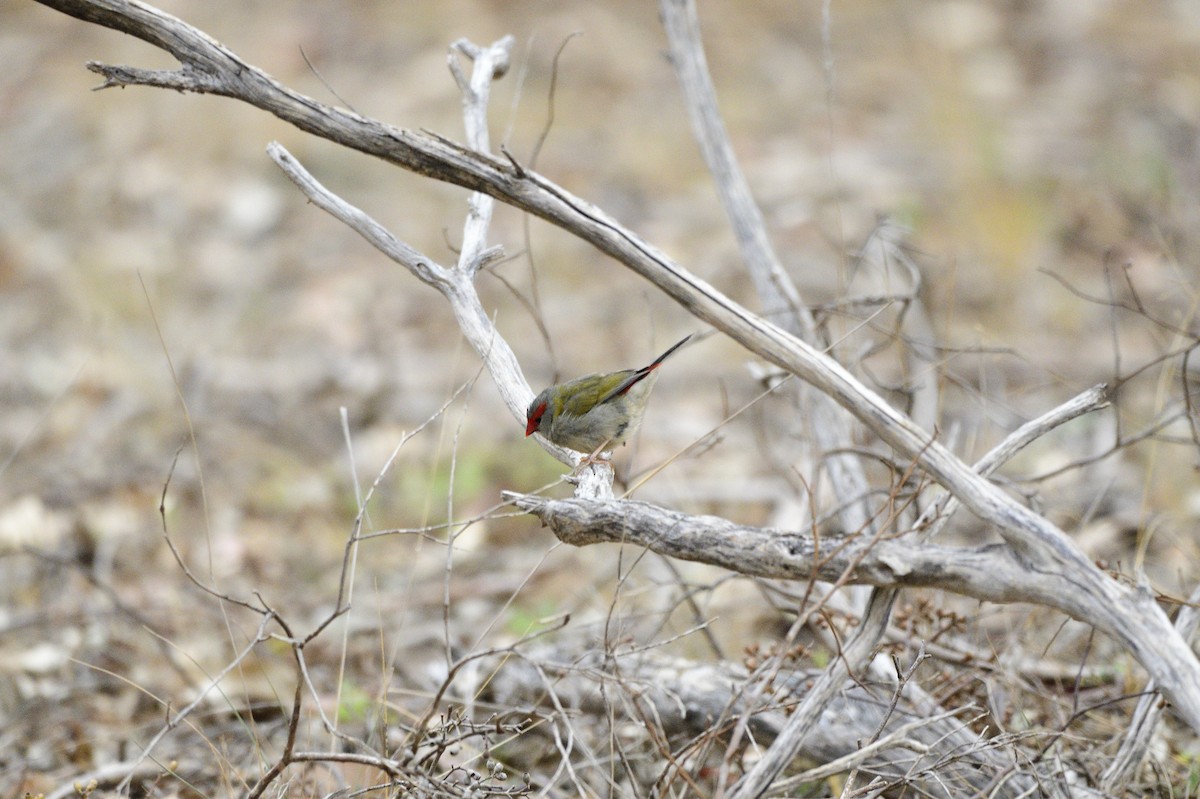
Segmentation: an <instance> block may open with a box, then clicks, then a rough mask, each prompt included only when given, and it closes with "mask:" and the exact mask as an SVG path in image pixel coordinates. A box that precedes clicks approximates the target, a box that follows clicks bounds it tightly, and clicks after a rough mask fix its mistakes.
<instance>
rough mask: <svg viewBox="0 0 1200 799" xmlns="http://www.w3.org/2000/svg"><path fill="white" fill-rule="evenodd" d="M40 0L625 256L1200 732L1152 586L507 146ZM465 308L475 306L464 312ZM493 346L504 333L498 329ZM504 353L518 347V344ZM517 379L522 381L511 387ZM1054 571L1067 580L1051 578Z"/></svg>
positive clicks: (283, 112)
mask: <svg viewBox="0 0 1200 799" xmlns="http://www.w3.org/2000/svg"><path fill="white" fill-rule="evenodd" d="M39 2H41V3H42V4H43V5H46V6H48V7H51V8H55V9H57V10H59V11H62V12H63V13H66V14H69V15H71V16H74V17H77V18H79V19H83V20H85V21H87V22H92V23H95V24H98V25H103V26H105V27H109V28H112V29H114V30H118V31H123V32H125V33H128V34H130V35H132V36H135V37H137V38H139V39H142V40H143V41H146V42H149V43H150V44H152V45H154V46H156V47H160V48H162V49H164V50H166V51H168V52H170V53H171V54H172V55H174V56H175V57H176V58H178V59H179V60H180V61H181V62H182V63H183V68H182V69H181V70H178V71H174V70H147V69H138V68H131V67H121V66H107V65H103V64H98V63H95V62H92V63H90V64H89V65H88V68H89V69H91V70H93V71H95V72H97V73H99V74H101V75H103V76H104V78H105V83H104V85H105V86H127V85H149V86H158V87H161V88H170V89H175V90H177V91H193V92H202V93H209V94H218V95H223V96H227V97H234V98H237V99H240V100H242V101H244V102H247V103H249V104H251V105H254V106H256V107H258V108H261V109H263V110H265V111H268V112H269V113H272V114H274V115H276V116H277V117H279V118H280V119H282V120H284V121H287V122H290V123H292V124H294V125H295V126H297V127H298V128H300V129H301V130H305V131H308V132H310V133H313V134H314V135H317V136H320V137H322V138H326V139H328V140H330V141H333V142H336V143H339V144H343V145H345V146H347V147H350V148H352V149H356V150H359V151H361V152H364V153H367V154H370V155H375V156H377V157H379V158H381V159H383V160H386V161H388V162H389V163H392V164H396V165H398V166H401V167H403V168H405V169H409V170H411V171H414V172H416V173H418V174H421V175H426V176H428V177H432V178H435V179H437V180H442V181H446V182H449V183H454V184H457V185H459V186H464V187H466V188H469V189H472V190H474V191H481V192H484V193H486V194H489V195H491V196H493V197H496V198H497V199H500V200H502V201H503V202H506V203H509V204H511V205H513V206H515V207H517V208H520V209H524V210H526V211H528V212H530V213H533V214H535V215H537V216H540V217H542V218H543V219H546V220H548V221H549V222H551V223H553V224H555V225H558V226H559V227H561V228H563V229H564V230H566V231H568V232H570V233H573V234H575V235H577V236H579V237H580V238H582V239H584V240H585V241H588V242H590V243H591V244H593V245H594V246H595V247H597V248H598V249H600V250H601V251H603V252H605V253H607V254H609V255H611V256H612V257H613V258H615V259H617V260H619V261H620V262H621V263H623V264H625V265H626V266H628V267H629V268H631V269H633V270H634V271H636V272H638V273H639V274H640V275H642V276H643V277H645V278H646V279H647V280H649V281H650V282H651V283H653V284H654V285H655V286H657V287H658V288H659V289H661V290H662V291H663V292H664V293H665V294H667V295H668V296H670V297H672V298H673V299H675V300H676V301H677V302H679V303H680V304H681V305H683V306H684V307H685V308H686V309H688V310H689V311H690V312H691V313H693V314H694V315H696V316H697V317H699V318H700V319H703V320H704V321H706V322H708V323H710V324H712V325H713V326H714V327H716V328H718V329H720V330H722V331H724V332H725V333H727V334H728V335H729V336H730V337H732V338H733V339H735V340H736V341H738V342H740V343H741V344H743V346H745V347H747V348H748V349H750V350H751V351H753V352H755V353H756V354H758V355H759V356H761V357H763V358H765V359H766V360H768V361H770V362H771V363H774V364H776V365H777V366H780V367H782V368H784V369H785V370H787V371H789V372H792V373H794V374H796V375H797V376H799V377H801V378H802V379H804V380H806V381H808V382H809V383H811V384H813V386H814V387H816V388H817V389H818V390H819V391H821V392H823V393H826V394H828V395H830V396H831V397H833V398H834V400H835V401H836V402H837V403H838V404H840V405H842V407H844V408H846V409H847V410H849V411H850V412H851V413H853V414H854V415H855V416H857V417H858V418H859V419H860V420H861V421H862V422H863V423H864V424H865V425H866V426H867V427H868V428H870V429H871V430H872V431H873V432H874V433H875V434H876V435H878V436H879V437H880V438H881V439H883V441H884V442H886V443H887V444H889V445H890V446H892V447H894V448H895V449H896V450H898V451H899V452H900V454H901V455H903V456H904V457H906V458H910V459H915V460H917V461H918V462H919V463H920V464H921V466H922V467H923V468H925V469H926V470H927V471H928V472H929V473H930V474H931V475H932V476H933V478H934V479H936V480H937V481H938V482H939V483H941V484H942V485H943V486H944V487H945V488H946V489H947V490H949V491H950V492H951V493H953V494H954V495H956V496H957V497H958V498H959V499H960V500H961V501H962V502H963V504H964V505H965V506H966V507H967V508H969V509H970V510H971V511H972V512H974V513H975V514H976V515H977V516H979V517H980V518H981V519H982V520H984V521H986V522H988V523H990V524H993V525H995V526H996V527H997V528H998V531H999V532H1000V534H1001V536H1002V537H1003V538H1004V540H1005V542H1006V543H1007V545H1008V546H1009V547H1010V548H1011V550H1012V556H1013V557H1014V558H1015V559H1017V560H1018V561H1019V562H1020V564H1021V565H1022V566H1023V571H1024V574H1025V576H1026V579H1025V580H1023V581H1021V582H1016V583H1013V584H1012V585H1010V586H1009V593H1008V595H1009V597H1010V598H1011V599H1017V598H1021V599H1025V598H1027V597H1026V596H1024V594H1025V583H1028V582H1032V583H1035V584H1039V583H1040V584H1041V588H1042V589H1043V592H1045V593H1046V595H1048V596H1051V597H1052V598H1053V601H1051V602H1048V603H1046V604H1049V605H1050V606H1051V607H1055V608H1057V609H1059V610H1061V611H1063V612H1065V613H1067V614H1068V615H1070V616H1072V617H1074V618H1077V619H1080V620H1084V621H1087V622H1088V623H1091V624H1094V625H1095V626H1096V627H1097V628H1099V629H1100V630H1102V631H1104V632H1106V633H1108V634H1109V635H1111V636H1113V637H1114V638H1115V639H1116V640H1118V641H1120V642H1121V643H1122V644H1123V645H1124V646H1125V647H1126V648H1127V649H1129V651H1130V652H1131V653H1132V654H1133V656H1134V657H1135V658H1136V659H1137V660H1138V661H1139V662H1140V663H1141V664H1142V665H1143V666H1144V667H1145V668H1146V669H1147V670H1148V671H1149V672H1150V674H1151V675H1152V676H1153V677H1154V678H1155V679H1156V680H1157V681H1158V684H1159V685H1160V686H1161V687H1162V689H1163V690H1164V691H1165V692H1167V693H1168V694H1169V695H1170V696H1171V698H1172V699H1173V700H1174V702H1175V705H1176V708H1177V710H1178V712H1179V713H1181V714H1182V715H1183V716H1184V718H1186V719H1187V721H1188V723H1189V725H1190V726H1191V727H1192V729H1193V730H1195V731H1197V732H1200V661H1198V660H1197V658H1196V655H1195V654H1194V653H1193V652H1192V651H1191V649H1190V647H1188V646H1187V645H1186V644H1185V643H1184V641H1183V639H1182V637H1181V636H1180V635H1179V633H1178V632H1177V631H1176V630H1175V629H1174V627H1173V626H1172V625H1171V623H1170V621H1169V620H1168V619H1167V617H1166V615H1165V614H1164V613H1163V611H1162V610H1161V608H1159V607H1158V606H1157V604H1156V603H1155V600H1154V597H1153V595H1152V594H1151V593H1150V592H1149V591H1148V590H1143V589H1141V588H1137V587H1133V588H1131V587H1128V586H1124V585H1120V584H1118V583H1116V582H1115V581H1113V580H1111V579H1110V578H1109V577H1108V576H1107V575H1105V574H1104V573H1103V572H1101V571H1100V570H1099V569H1098V568H1096V567H1095V565H1094V564H1092V563H1091V561H1090V560H1089V559H1088V558H1087V557H1086V556H1085V555H1084V554H1083V553H1082V552H1080V551H1079V549H1078V548H1077V547H1076V546H1075V544H1074V543H1073V542H1072V541H1071V540H1070V539H1069V538H1068V537H1067V535H1066V534H1065V533H1064V532H1063V531H1062V530H1060V529H1059V528H1057V527H1056V526H1055V525H1053V524H1052V523H1051V522H1049V521H1048V520H1047V519H1045V518H1042V517H1041V516H1039V515H1037V514H1036V513H1034V512H1033V511H1031V510H1030V509H1028V508H1026V507H1024V506H1022V505H1021V504H1019V503H1018V502H1016V501H1015V500H1013V499H1012V498H1011V497H1009V496H1007V495H1006V494H1005V493H1004V492H1003V491H1001V490H1000V489H999V488H997V487H996V486H993V485H991V484H989V483H988V482H987V481H986V480H984V479H982V478H980V477H979V476H978V475H976V474H974V473H973V471H972V470H971V469H970V467H968V466H967V465H966V464H965V463H963V462H962V461H961V460H959V459H958V458H957V457H955V456H954V455H953V454H952V453H951V452H950V451H949V450H947V449H946V448H945V447H943V446H942V445H941V444H939V443H938V442H937V441H934V440H931V437H930V435H929V434H928V433H927V432H926V431H924V430H922V429H921V428H920V427H918V426H917V425H916V424H914V423H913V422H912V421H911V420H910V419H908V418H907V417H905V416H904V415H903V414H901V413H899V412H898V411H896V410H895V409H893V408H892V407H890V406H889V405H888V404H887V403H886V402H885V401H884V400H883V399H882V398H881V397H879V396H878V395H876V394H875V393H874V392H872V391H871V390H870V389H868V388H867V387H866V386H865V385H863V384H862V383H861V382H859V381H858V380H857V379H856V378H855V377H854V376H853V375H851V374H850V373H849V372H848V371H847V370H846V369H844V368H843V367H842V366H841V365H840V364H838V363H836V362H835V361H833V360H832V359H831V358H829V357H826V356H824V355H822V354H821V353H820V352H817V351H816V350H814V349H813V348H812V347H811V346H810V345H808V344H806V343H805V342H803V341H800V340H799V339H797V338H796V337H795V336H793V335H790V334H789V333H787V332H786V331H784V330H782V329H780V328H779V327H777V326H776V325H774V324H772V323H770V322H769V321H767V320H765V319H762V318H760V317H758V316H756V315H754V314H751V313H749V312H748V311H746V309H744V308H742V307H741V306H739V305H738V304H737V303H735V302H733V301H732V300H731V299H729V298H728V297H726V296H725V295H723V294H721V293H720V292H719V291H717V290H716V289H715V288H713V287H712V286H711V285H709V284H708V283H706V282H705V281H703V280H701V279H699V278H698V277H696V276H695V275H693V274H691V273H690V272H688V271H687V270H685V269H683V268H682V267H681V266H679V265H678V264H676V263H674V262H673V261H672V260H671V259H669V258H668V257H667V256H666V255H665V254H663V253H662V252H660V251H659V250H657V249H656V248H655V247H653V246H652V245H650V244H649V243H647V242H645V241H643V240H642V239H641V238H640V237H638V236H637V235H635V234H634V233H632V232H631V231H629V230H626V229H625V228H623V227H622V226H621V225H620V224H619V223H618V222H616V221H615V220H614V219H612V218H611V217H609V216H608V215H607V214H605V213H604V212H603V211H601V210H600V209H598V208H596V207H595V206H592V205H591V204H589V203H587V202H586V201H584V200H582V199H580V198H578V197H575V196H574V195H572V194H571V193H570V192H568V191H566V190H565V189H562V188H561V187H559V186H557V185H555V184H554V183H552V182H550V181H549V180H546V179H545V178H543V177H541V176H540V175H538V174H536V173H534V172H532V171H529V170H527V169H524V168H522V167H521V166H520V165H519V164H518V163H516V162H515V161H513V160H512V159H508V160H501V159H497V158H494V157H492V156H490V155H487V154H484V153H478V152H475V151H472V150H469V149H467V148H465V147H463V146H461V145H458V144H455V143H454V142H452V141H449V140H447V139H444V138H441V137H439V136H436V135H433V134H429V133H425V132H420V133H417V132H413V131H408V130H402V129H399V128H395V127H392V126H389V125H385V124H383V123H380V122H378V121H375V120H370V119H367V118H365V117H362V116H360V115H358V114H354V113H351V112H347V111H342V110H339V109H335V108H332V107H329V106H326V105H323V104H321V103H319V102H317V101H315V100H313V99H312V98H309V97H305V96H303V95H300V94H298V93H296V92H293V91H291V90H289V89H286V88H285V87H283V86H282V85H281V84H279V83H278V82H277V81H275V80H274V79H273V78H271V77H269V76H268V75H266V74H265V73H263V72H262V71H261V70H259V69H256V68H254V67H252V66H250V65H249V64H247V63H245V62H244V61H242V60H241V59H240V58H238V57H237V56H236V55H235V54H234V53H233V52H231V51H230V50H228V49H227V48H225V47H223V46H222V45H220V44H218V43H217V42H216V41H214V40H213V39H212V38H211V37H209V36H207V35H206V34H204V33H201V32H200V31H198V30H196V29H195V28H193V27H191V26H189V25H186V24H184V23H183V22H181V21H180V20H178V19H176V18H174V17H172V16H170V15H168V14H164V13H162V12H160V11H158V10H156V9H154V8H151V7H149V6H146V5H144V4H141V3H133V2H128V0H39ZM426 266H427V265H426ZM463 282H464V281H463V280H462V278H456V279H454V280H453V281H451V282H448V283H445V286H444V287H443V293H445V294H447V296H451V295H457V294H461V293H462V292H463V291H464V290H465V289H464V287H463V285H462V284H463ZM470 294H471V295H473V294H474V292H473V290H472V291H471V292H470ZM452 305H454V306H455V313H456V315H457V316H458V317H459V323H460V325H462V326H463V327H464V332H468V328H471V329H472V330H473V332H468V338H469V339H470V340H471V343H472V345H473V346H474V347H475V349H476V351H477V352H484V351H486V344H487V342H488V338H487V337H484V336H480V335H479V334H480V333H481V331H482V330H483V329H485V327H486V320H487V316H486V315H485V314H482V313H481V311H482V309H481V308H479V306H478V299H477V298H475V302H474V304H473V305H472V304H471V303H470V302H466V303H464V302H458V303H454V302H452ZM463 311H470V313H467V314H466V315H465V316H464V315H460V314H461V313H462V312H463ZM476 313H479V315H480V316H481V319H480V318H479V317H476V316H475V314H476ZM496 345H497V347H498V346H499V345H500V341H499V340H497V341H496ZM503 349H505V350H507V348H503ZM495 354H496V353H495V352H493V355H495ZM507 355H508V356H511V355H512V353H511V351H510V350H509V351H507ZM497 364H499V360H494V361H493V360H490V359H489V362H488V365H489V370H491V371H492V373H493V375H494V376H495V375H496V374H497V373H501V374H502V375H503V376H502V378H501V379H500V380H497V385H498V387H499V388H500V391H501V395H502V396H503V397H504V399H505V402H506V404H508V406H509V408H510V410H512V411H513V413H514V415H516V416H517V418H521V415H523V410H524V408H523V407H522V405H521V403H520V402H519V401H518V399H519V398H521V397H524V398H529V397H531V396H532V391H531V390H530V389H529V387H528V385H527V384H525V383H524V381H520V382H517V380H516V379H515V376H516V375H519V374H520V371H519V369H517V368H516V361H515V357H511V358H510V361H509V363H508V364H506V365H507V366H509V367H511V368H510V369H508V370H504V369H500V368H498V367H497ZM505 372H507V374H504V373H505ZM509 375H511V376H514V377H513V378H510V377H509ZM501 380H503V381H504V382H501ZM517 386H519V387H520V389H523V390H520V389H517V390H514V389H515V388H516V387H517ZM543 446H544V445H543ZM1051 583H1055V584H1056V585H1057V589H1058V590H1055V591H1046V589H1047V588H1049V586H1050V584H1051Z"/></svg>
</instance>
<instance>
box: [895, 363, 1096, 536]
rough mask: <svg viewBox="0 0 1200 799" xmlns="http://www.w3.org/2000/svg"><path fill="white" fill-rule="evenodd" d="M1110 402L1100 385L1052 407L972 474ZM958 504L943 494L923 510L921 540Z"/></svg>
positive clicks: (938, 527) (984, 459) (988, 468)
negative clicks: (927, 526) (924, 529)
mask: <svg viewBox="0 0 1200 799" xmlns="http://www.w3.org/2000/svg"><path fill="white" fill-rule="evenodd" d="M1111 400H1112V392H1111V391H1110V390H1109V388H1108V386H1106V385H1104V384H1103V383H1101V384H1099V385H1095V386H1092V387H1091V388H1089V389H1087V390H1086V391H1083V392H1081V393H1080V394H1078V395H1076V396H1075V397H1073V398H1071V399H1070V400H1068V401H1066V402H1064V403H1063V404H1062V405H1059V406H1058V407H1057V408H1052V409H1050V410H1049V411H1047V412H1046V413H1044V414H1042V415H1041V416H1039V417H1037V418H1036V419H1033V420H1032V421H1028V422H1026V423H1025V424H1023V425H1021V426H1020V427H1018V428H1017V429H1016V430H1014V431H1013V432H1012V433H1010V434H1008V435H1007V436H1005V438H1004V440H1003V441H1001V442H1000V443H999V444H997V445H996V446H995V447H993V448H992V449H990V450H988V452H987V454H985V455H984V456H983V457H982V458H980V459H979V460H978V461H977V462H976V463H975V466H974V468H975V471H976V472H978V473H979V475H980V476H981V477H987V476H988V475H990V474H992V473H993V472H995V471H996V470H997V469H999V468H1000V467H1001V466H1003V465H1004V464H1005V463H1007V462H1008V461H1010V460H1011V459H1012V458H1013V457H1014V456H1015V455H1016V454H1017V453H1018V452H1020V451H1021V450H1022V449H1024V448H1025V447H1027V446H1029V445H1030V444H1032V443H1033V442H1034V441H1036V440H1038V439H1039V438H1041V437H1042V436H1044V435H1046V434H1047V433H1049V432H1050V431H1051V430H1053V429H1055V428H1056V427H1060V426H1062V425H1064V424H1066V423H1067V422H1069V421H1071V420H1072V419H1075V418H1077V417H1079V416H1083V415H1084V414H1087V413H1091V412H1093V411H1097V410H1100V409H1101V408H1106V407H1108V405H1109V403H1110V402H1111ZM961 504H962V503H961V502H959V501H958V499H957V498H955V497H954V496H953V495H950V494H946V495H944V496H942V497H941V498H940V499H939V500H938V501H937V502H935V503H933V504H932V505H930V506H929V507H928V508H926V510H925V512H924V513H922V514H921V518H920V519H918V520H917V524H916V527H917V529H920V528H921V526H922V525H924V524H929V529H928V530H926V531H924V534H923V536H922V539H923V540H926V541H928V540H930V539H931V538H933V537H934V536H936V535H937V534H938V533H939V532H941V531H942V529H943V528H944V527H945V526H946V525H947V524H948V523H949V521H950V519H951V518H952V517H953V516H954V514H955V513H956V512H957V511H958V509H959V507H961Z"/></svg>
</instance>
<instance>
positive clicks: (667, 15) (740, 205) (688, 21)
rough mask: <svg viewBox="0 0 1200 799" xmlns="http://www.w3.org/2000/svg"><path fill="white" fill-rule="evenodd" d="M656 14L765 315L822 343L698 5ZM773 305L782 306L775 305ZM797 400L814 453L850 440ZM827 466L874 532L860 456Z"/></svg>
mask: <svg viewBox="0 0 1200 799" xmlns="http://www.w3.org/2000/svg"><path fill="white" fill-rule="evenodd" d="M659 12H660V15H661V16H662V21H663V28H664V29H665V31H666V34H667V39H668V41H669V42H670V45H671V65H672V66H673V67H674V68H675V73H676V76H677V77H678V79H679V86H680V89H681V90H682V91H683V98H684V103H685V107H686V108H687V112H688V117H689V118H690V119H691V122H692V132H693V134H694V135H695V137H696V141H697V143H698V144H699V145H700V149H701V152H702V153H703V154H704V161H705V163H706V164H707V165H708V170H709V172H710V173H711V174H712V177H713V182H714V184H715V186H716V189H717V194H718V196H719V197H720V199H721V203H722V205H724V207H725V213H726V215H727V216H728V217H729V221H730V224H731V225H732V227H733V232H734V236H735V237H736V239H737V242H738V249H739V251H740V252H741V255H742V260H743V262H744V263H745V264H746V268H747V270H748V271H749V273H750V277H751V279H752V281H753V282H754V287H755V291H756V293H757V294H758V299H759V302H761V303H762V305H763V309H764V313H765V314H766V315H768V316H769V317H770V318H772V319H776V320H777V321H779V322H780V324H782V325H783V326H784V327H785V328H786V329H787V330H788V331H789V332H790V333H792V334H793V335H796V336H799V337H800V338H802V339H804V340H805V341H807V342H808V343H809V344H812V345H813V346H819V344H820V342H819V336H818V334H817V331H816V325H815V324H814V322H813V318H812V314H811V313H810V312H809V310H808V309H807V308H806V307H804V303H803V300H802V299H801V297H800V292H799V290H798V289H797V288H796V286H795V284H793V283H792V280H791V278H790V277H789V276H788V274H787V272H786V271H785V270H784V268H783V264H782V263H780V260H779V257H778V255H777V254H776V252H775V250H774V248H773V247H772V246H771V241H770V238H769V237H768V236H767V228H766V223H765V222H764V221H763V217H762V213H761V212H760V211H759V209H758V205H757V204H756V203H755V202H754V196H753V194H752V193H751V191H750V185H749V182H748V181H747V180H746V177H745V175H744V174H743V173H742V170H741V168H740V167H739V166H738V162H737V157H736V156H735V155H734V152H733V145H732V144H731V143H730V141H729V134H728V133H727V132H726V130H725V125H724V123H723V122H722V121H721V114H720V111H719V109H718V108H717V92H716V88H715V87H714V86H713V83H712V78H711V76H710V75H709V71H708V63H707V59H706V58H705V56H704V43H703V41H702V40H701V37H700V25H699V22H698V21H697V17H696V8H695V3H693V2H692V0H660V2H659ZM776 304H778V305H780V306H782V307H780V308H776V307H773V306H775V305H776ZM798 399H799V402H800V404H801V405H802V406H803V407H805V408H806V409H807V412H808V414H809V416H810V419H811V424H810V425H809V429H810V430H811V435H812V438H813V442H814V444H815V448H816V449H817V451H819V452H841V451H843V450H844V449H845V447H846V446H847V445H848V443H849V442H851V441H852V440H853V435H852V433H851V431H850V429H849V425H848V423H847V422H848V419H847V417H846V414H845V412H844V411H841V410H840V409H838V408H837V406H836V405H834V404H833V402H831V401H830V398H829V397H828V396H826V395H825V394H823V393H821V392H814V391H811V390H809V391H803V390H802V391H800V392H799V397H798ZM826 468H827V470H828V473H829V478H830V483H831V485H832V487H833V490H834V492H835V494H836V496H837V498H838V505H839V506H840V507H841V511H840V517H841V523H842V529H843V530H863V531H865V532H871V531H870V529H869V527H870V524H871V509H870V508H869V507H868V505H867V502H866V497H867V496H868V492H869V484H868V482H867V479H866V475H865V474H864V473H863V469H862V464H861V462H860V461H859V460H858V459H857V458H855V457H853V456H851V455H838V456H836V457H831V458H829V459H828V460H827V462H826ZM859 609H861V606H860V608H859Z"/></svg>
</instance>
